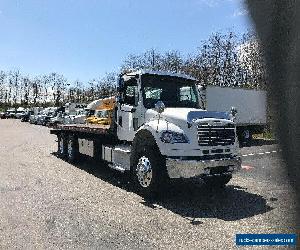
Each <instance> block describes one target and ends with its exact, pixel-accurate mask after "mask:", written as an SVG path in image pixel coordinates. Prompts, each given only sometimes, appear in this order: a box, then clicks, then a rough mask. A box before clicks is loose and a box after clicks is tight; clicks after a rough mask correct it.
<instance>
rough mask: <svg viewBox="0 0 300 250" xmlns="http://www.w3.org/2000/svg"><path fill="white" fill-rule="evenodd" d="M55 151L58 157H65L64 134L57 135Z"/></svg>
mask: <svg viewBox="0 0 300 250" xmlns="http://www.w3.org/2000/svg"><path fill="white" fill-rule="evenodd" d="M57 139H58V140H57V153H58V156H59V157H60V158H63V159H64V158H66V155H67V142H66V139H65V136H64V135H63V134H60V135H58V136H57Z"/></svg>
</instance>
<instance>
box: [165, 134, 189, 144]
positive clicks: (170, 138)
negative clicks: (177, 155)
mask: <svg viewBox="0 0 300 250" xmlns="http://www.w3.org/2000/svg"><path fill="white" fill-rule="evenodd" d="M160 139H161V141H162V142H164V143H188V142H189V141H188V138H187V137H186V136H185V135H184V134H182V133H176V132H173V131H165V132H163V133H162V134H161V137H160Z"/></svg>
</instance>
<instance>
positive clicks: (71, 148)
mask: <svg viewBox="0 0 300 250" xmlns="http://www.w3.org/2000/svg"><path fill="white" fill-rule="evenodd" d="M78 152H79V151H78V141H77V138H76V137H75V136H73V135H70V136H69V137H68V140H67V154H66V155H67V160H68V162H70V163H75V162H76V161H77V159H78Z"/></svg>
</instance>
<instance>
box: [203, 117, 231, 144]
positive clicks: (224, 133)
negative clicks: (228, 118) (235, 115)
mask: <svg viewBox="0 0 300 250" xmlns="http://www.w3.org/2000/svg"><path fill="white" fill-rule="evenodd" d="M234 141H235V132H234V125H233V124H227V125H225V126H212V125H209V124H207V123H201V124H199V125H198V144H199V146H227V145H232V144H234Z"/></svg>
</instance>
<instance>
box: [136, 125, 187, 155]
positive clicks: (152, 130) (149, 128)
mask: <svg viewBox="0 0 300 250" xmlns="http://www.w3.org/2000/svg"><path fill="white" fill-rule="evenodd" d="M164 131H174V132H176V133H183V134H184V130H182V129H181V128H180V127H178V126H177V125H175V124H174V123H171V122H168V121H166V120H164V119H160V120H159V121H158V120H151V121H149V122H147V123H145V124H144V125H142V126H141V127H140V128H139V129H138V130H137V132H136V134H135V137H137V136H140V134H141V133H143V136H145V134H147V136H146V137H147V139H150V138H151V137H152V138H153V140H154V141H155V143H156V145H157V147H158V149H159V151H160V153H161V154H162V155H165V153H164V152H165V148H166V147H167V146H168V145H167V144H166V143H163V142H162V141H161V139H160V137H161V134H162V132H164ZM150 135H151V136H150ZM149 137H150V138H149ZM145 139H146V138H145Z"/></svg>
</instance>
